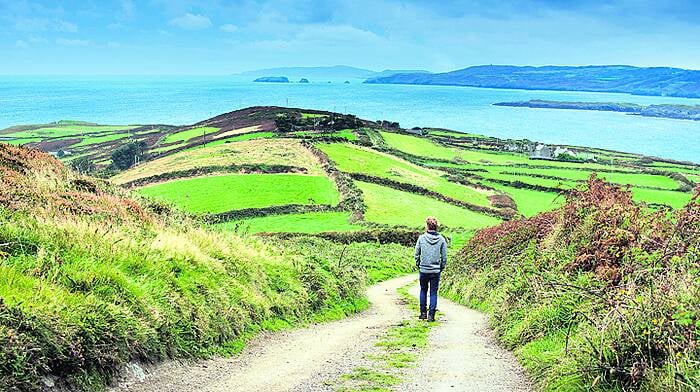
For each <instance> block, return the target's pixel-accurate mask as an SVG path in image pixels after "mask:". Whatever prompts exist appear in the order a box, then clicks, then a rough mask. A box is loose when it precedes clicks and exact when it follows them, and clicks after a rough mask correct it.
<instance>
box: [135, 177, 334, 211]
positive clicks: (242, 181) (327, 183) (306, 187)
mask: <svg viewBox="0 0 700 392" xmlns="http://www.w3.org/2000/svg"><path fill="white" fill-rule="evenodd" d="M139 192H140V193H141V194H143V195H146V196H149V197H153V198H155V199H158V200H162V201H165V202H169V203H173V204H175V205H176V206H178V207H180V208H182V209H184V210H186V211H190V212H194V213H217V212H224V211H230V210H237V209H243V208H261V207H269V206H276V205H284V204H330V205H334V204H337V203H338V197H339V196H338V191H337V190H336V188H335V184H333V182H331V180H329V179H328V178H326V177H322V176H306V175H297V174H228V175H219V176H209V177H197V178H190V179H185V180H177V181H170V182H165V183H162V184H156V185H151V186H147V187H144V188H142V189H140V190H139Z"/></svg>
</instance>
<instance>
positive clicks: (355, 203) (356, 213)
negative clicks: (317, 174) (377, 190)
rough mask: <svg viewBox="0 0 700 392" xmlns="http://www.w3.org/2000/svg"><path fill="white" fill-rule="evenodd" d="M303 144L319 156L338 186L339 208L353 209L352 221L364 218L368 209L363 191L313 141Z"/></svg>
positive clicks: (325, 169) (326, 170) (344, 209)
mask: <svg viewBox="0 0 700 392" xmlns="http://www.w3.org/2000/svg"><path fill="white" fill-rule="evenodd" d="M302 145H303V146H304V147H306V148H307V149H308V150H309V151H311V153H312V154H314V156H316V158H318V160H319V161H320V162H321V167H322V168H323V170H324V171H325V172H326V174H327V175H328V177H329V178H330V179H331V180H333V182H335V184H336V186H337V187H338V192H339V193H340V202H339V203H338V208H339V209H341V210H343V211H351V212H352V217H351V220H352V221H361V220H363V219H364V215H365V211H367V205H366V204H365V201H364V198H363V197H362V196H363V195H362V191H361V190H360V188H358V187H357V186H356V185H355V183H354V182H353V181H352V178H351V177H350V176H349V175H348V174H346V173H343V172H341V171H340V170H338V169H337V168H336V167H335V165H334V164H333V162H332V161H331V160H330V158H329V157H328V155H326V154H325V153H324V152H323V151H321V150H319V149H318V148H316V146H315V145H313V144H312V143H311V142H309V141H303V142H302Z"/></svg>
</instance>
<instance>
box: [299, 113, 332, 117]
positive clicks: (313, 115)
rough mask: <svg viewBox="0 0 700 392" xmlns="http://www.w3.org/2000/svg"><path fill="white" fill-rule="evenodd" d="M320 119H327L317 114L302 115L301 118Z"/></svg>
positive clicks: (323, 115)
mask: <svg viewBox="0 0 700 392" xmlns="http://www.w3.org/2000/svg"><path fill="white" fill-rule="evenodd" d="M320 117H327V115H325V114H317V113H302V114H301V118H320Z"/></svg>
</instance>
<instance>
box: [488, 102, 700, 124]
mask: <svg viewBox="0 0 700 392" xmlns="http://www.w3.org/2000/svg"><path fill="white" fill-rule="evenodd" d="M494 106H512V107H525V108H536V109H570V110H597V111H601V112H622V113H628V114H634V115H638V116H645V117H663V118H675V119H681V120H695V121H700V106H689V105H671V104H662V105H649V106H643V105H637V104H634V103H615V102H561V101H545V100H541V99H533V100H530V101H517V102H497V103H494Z"/></svg>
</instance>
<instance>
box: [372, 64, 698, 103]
mask: <svg viewBox="0 0 700 392" xmlns="http://www.w3.org/2000/svg"><path fill="white" fill-rule="evenodd" d="M365 83H377V84H429V85H448V86H469V87H489V88H511V89H526V90H561V91H596V92H614V93H629V94H634V95H656V96H672V97H687V98H698V97H700V71H695V70H687V69H680V68H668V67H654V68H639V67H632V66H627V65H602V66H583V67H563V66H562V67H560V66H546V67H518V66H511V65H480V66H474V67H469V68H464V69H460V70H457V71H451V72H445V73H434V74H425V73H402V74H395V75H391V76H385V77H375V78H371V79H368V80H367V81H365Z"/></svg>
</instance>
